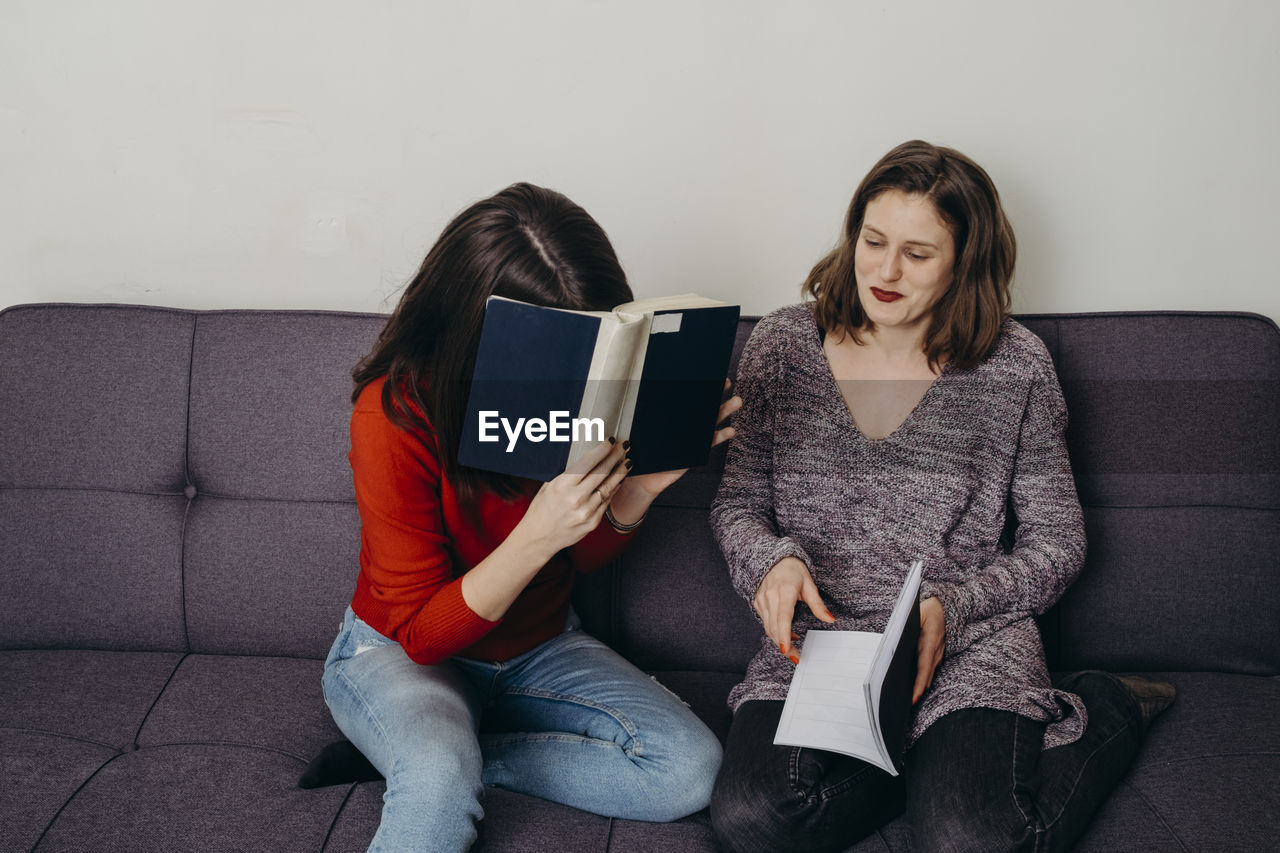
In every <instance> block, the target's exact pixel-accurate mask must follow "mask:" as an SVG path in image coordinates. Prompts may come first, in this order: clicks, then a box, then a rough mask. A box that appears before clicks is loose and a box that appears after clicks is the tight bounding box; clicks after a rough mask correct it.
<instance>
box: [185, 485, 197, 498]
mask: <svg viewBox="0 0 1280 853" xmlns="http://www.w3.org/2000/svg"><path fill="white" fill-rule="evenodd" d="M182 493H183V494H184V495H186V496H187V500H191V499H192V498H194V497H195V496H196V487H195V486H193V485H188V486H187V487H186V488H185V489H183V490H182Z"/></svg>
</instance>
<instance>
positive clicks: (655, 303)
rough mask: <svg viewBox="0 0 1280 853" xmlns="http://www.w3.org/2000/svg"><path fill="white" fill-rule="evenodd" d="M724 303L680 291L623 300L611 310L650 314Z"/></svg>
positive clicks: (619, 312)
mask: <svg viewBox="0 0 1280 853" xmlns="http://www.w3.org/2000/svg"><path fill="white" fill-rule="evenodd" d="M719 305H724V303H723V302H720V301H718V300H715V299H708V298H707V297H705V296H699V295H698V294H696V293H681V294H679V295H677V296H655V297H653V298H651V299H637V300H636V301H634V302H624V303H623V304H621V305H618V306H616V307H615V308H614V309H613V310H614V312H615V313H618V314H651V313H653V312H654V311H679V310H680V309H681V308H689V309H693V308H714V307H716V306H719Z"/></svg>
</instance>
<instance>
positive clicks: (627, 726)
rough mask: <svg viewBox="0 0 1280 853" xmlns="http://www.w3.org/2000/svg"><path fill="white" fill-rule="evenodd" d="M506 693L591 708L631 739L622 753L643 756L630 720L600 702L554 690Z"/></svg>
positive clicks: (520, 689) (514, 689)
mask: <svg viewBox="0 0 1280 853" xmlns="http://www.w3.org/2000/svg"><path fill="white" fill-rule="evenodd" d="M506 692H507V695H509V696H531V697H533V698H535V699H549V700H551V701H553V702H569V703H572V704H576V705H581V706H583V707H584V708H591V709H593V710H596V711H599V712H601V713H603V714H606V715H608V716H609V717H612V718H613V721H614V722H616V723H617V724H618V725H619V726H621V727H622V730H623V731H625V732H626V733H627V735H628V736H629V737H630V738H631V748H630V749H627V748H625V747H623V752H625V753H627V754H628V755H635V756H643V755H644V744H643V742H642V741H641V739H640V731H639V730H638V729H637V728H636V727H635V724H633V723H632V722H631V720H629V719H628V718H627V717H626V716H625V715H623V714H622V713H621V712H620V711H618V710H617V709H616V708H612V707H610V706H609V705H605V704H604V703H602V702H595V701H593V700H591V699H587V698H584V697H582V696H573V695H570V694H568V693H558V692H556V691H554V690H540V689H538V688H536V687H511V688H508V689H507V691H506ZM587 739H588V740H597V741H598V740H600V739H599V738H587ZM615 745H616V744H615Z"/></svg>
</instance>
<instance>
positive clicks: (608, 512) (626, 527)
mask: <svg viewBox="0 0 1280 853" xmlns="http://www.w3.org/2000/svg"><path fill="white" fill-rule="evenodd" d="M648 515H649V510H647V509H646V510H645V511H644V515H642V516H640V517H639V518H637V519H636V520H635V521H633V522H631V523H630V524H623V523H622V522H621V521H618V519H617V517H616V516H614V514H613V507H611V506H606V507H605V508H604V517H605V518H607V519H609V523H610V524H612V525H613V529H614V530H616V531H618V532H619V533H630V532H631V531H633V530H635V529H636V528H637V527H639V526H640V525H641V524H643V523H644V520H645V518H646V517H647V516H648Z"/></svg>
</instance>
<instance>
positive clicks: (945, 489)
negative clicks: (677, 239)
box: [711, 304, 1086, 749]
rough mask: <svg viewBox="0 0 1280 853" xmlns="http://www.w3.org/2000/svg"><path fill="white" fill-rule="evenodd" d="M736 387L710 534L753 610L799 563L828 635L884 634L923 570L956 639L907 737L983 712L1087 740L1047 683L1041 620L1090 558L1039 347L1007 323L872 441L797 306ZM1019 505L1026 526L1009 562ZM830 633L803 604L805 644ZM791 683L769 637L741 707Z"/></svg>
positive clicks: (805, 311)
mask: <svg viewBox="0 0 1280 853" xmlns="http://www.w3.org/2000/svg"><path fill="white" fill-rule="evenodd" d="M736 390H737V393H738V394H739V395H740V396H741V397H742V399H743V401H744V405H743V407H742V409H741V410H740V411H739V412H738V414H737V415H736V416H735V417H734V419H733V426H734V428H735V429H736V430H737V436H736V437H735V438H734V439H733V441H732V442H731V444H730V446H729V454H728V459H727V462H726V465H725V472H724V478H723V480H722V481H721V484H720V491H719V494H718V495H717V496H716V500H715V503H714V504H713V505H712V509H711V526H712V529H713V530H714V532H715V535H716V538H717V539H718V541H719V543H720V548H721V550H722V551H723V552H724V555H725V559H726V560H727V561H728V564H729V572H730V575H731V577H732V580H733V584H734V587H735V588H736V589H737V591H738V593H739V594H740V595H741V596H743V597H744V598H745V599H747V601H748V602H749V601H750V600H751V598H752V597H753V596H754V595H755V591H756V588H757V587H758V586H759V585H760V581H761V580H762V579H763V578H764V576H765V573H766V572H768V571H769V569H770V568H772V567H773V566H774V564H776V563H777V562H778V561H779V560H781V559H782V558H783V557H786V556H794V557H798V558H799V559H800V560H802V561H804V563H805V564H806V565H807V566H808V567H809V572H810V574H811V575H812V576H813V579H814V582H815V583H816V584H817V585H818V589H819V590H820V591H821V593H822V597H823V600H824V601H825V602H826V603H827V606H828V607H829V608H830V609H831V612H832V614H834V615H835V617H836V620H837V621H836V624H835V625H832V626H829V627H832V628H836V629H839V630H853V631H880V630H883V629H884V626H885V624H886V622H887V620H888V615H889V611H890V609H892V607H893V603H894V600H895V598H896V596H897V593H898V590H899V589H900V588H901V585H902V582H903V580H904V579H905V577H906V570H907V567H908V565H909V564H910V562H911V561H912V560H913V559H915V558H917V557H919V558H921V559H923V560H924V583H923V585H922V588H921V595H922V597H924V598H929V597H933V596H936V597H938V598H940V599H941V601H942V606H943V612H944V613H945V615H946V621H947V631H946V649H945V652H944V658H943V661H942V664H941V665H940V666H939V668H938V671H937V673H936V674H935V677H934V681H933V685H932V686H931V687H930V688H929V690H928V691H927V692H926V693H925V695H924V697H923V698H922V699H921V701H920V703H919V704H918V705H917V706H916V719H915V725H914V727H913V729H912V732H911V735H910V739H909V742H911V743H914V742H915V740H916V739H917V738H918V737H919V736H920V735H921V734H922V733H923V732H924V731H925V729H927V728H928V727H929V726H930V725H931V724H932V723H933V722H934V721H936V720H937V719H939V718H940V717H942V716H943V715H945V714H948V713H950V712H951V711H955V710H958V709H961V708H975V707H983V708H997V709H1003V710H1007V711H1013V712H1015V713H1018V714H1021V715H1023V716H1026V717H1030V718H1032V719H1035V720H1039V721H1043V722H1045V723H1047V724H1048V725H1047V727H1046V731H1045V739H1044V748H1046V749H1048V748H1050V747H1053V746H1059V745H1061V744H1065V743H1070V742H1072V741H1074V740H1075V739H1076V738H1078V737H1079V736H1080V735H1081V733H1082V732H1083V731H1084V726H1085V722H1086V716H1085V709H1084V704H1083V702H1081V700H1080V698H1079V697H1078V696H1075V695H1073V694H1070V693H1065V692H1063V691H1059V690H1054V689H1052V688H1051V687H1050V684H1049V673H1048V670H1047V668H1046V666H1045V659H1044V646H1043V644H1042V642H1041V639H1040V633H1039V630H1038V629H1037V627H1036V623H1035V621H1034V620H1033V619H1032V615H1033V614H1038V613H1042V612H1043V611H1044V610H1045V609H1046V608H1048V607H1049V606H1050V605H1052V604H1053V603H1054V602H1055V601H1057V600H1058V598H1059V596H1061V595H1062V593H1063V591H1064V590H1065V589H1066V588H1067V587H1068V586H1069V585H1070V584H1071V582H1072V581H1073V580H1074V579H1075V577H1076V575H1077V574H1078V573H1079V571H1080V567H1081V565H1082V564H1083V562H1084V550H1085V542H1084V525H1083V522H1082V519H1081V512H1080V503H1079V500H1078V499H1077V497H1076V491H1075V483H1074V481H1073V480H1072V477H1071V468H1070V465H1069V463H1068V459H1067V451H1066V444H1065V442H1064V439H1063V430H1064V429H1065V426H1066V417H1067V412H1066V406H1065V404H1064V403H1063V399H1062V391H1061V388H1060V387H1059V385H1058V380H1057V376H1056V374H1055V373H1054V370H1053V364H1052V362H1051V361H1050V359H1049V354H1048V352H1047V351H1046V350H1045V347H1044V344H1043V343H1041V341H1040V339H1039V338H1037V337H1036V336H1035V335H1033V334H1032V333H1031V332H1029V331H1028V330H1027V329H1026V328H1025V327H1023V326H1021V325H1019V324H1018V323H1016V322H1015V321H1013V320H1007V321H1005V324H1004V326H1003V328H1002V329H1001V334H1000V338H999V340H998V342H997V344H996V347H995V350H994V351H993V352H992V353H991V355H990V356H989V357H988V358H987V360H986V361H984V362H983V363H982V364H981V365H979V366H978V367H976V368H974V369H972V370H960V369H958V368H956V367H955V366H954V365H947V366H946V367H944V369H943V371H942V373H941V375H940V376H939V377H938V379H937V380H936V381H935V382H934V383H933V384H932V385H931V386H930V387H929V390H928V391H927V392H926V393H925V395H924V397H923V398H922V399H921V400H920V402H919V404H918V405H917V406H916V407H915V409H914V410H913V411H912V412H911V414H910V415H909V416H908V417H907V419H906V420H905V421H904V422H903V423H902V425H901V426H900V427H898V428H897V429H896V430H895V431H894V432H893V433H892V434H890V435H889V436H887V437H886V438H884V439H881V440H870V439H867V438H865V437H864V436H863V435H862V434H861V433H860V432H859V431H858V428H857V427H856V426H855V424H854V422H853V418H852V417H851V416H850V414H849V409H848V407H847V406H846V404H845V402H844V398H843V397H842V396H841V393H840V389H839V388H838V387H837V385H836V381H835V379H834V377H833V376H832V374H831V369H830V367H829V366H828V363H827V360H826V356H825V355H824V353H823V351H822V342H821V339H820V336H819V330H818V326H817V323H816V322H815V321H814V318H813V314H812V311H811V309H810V306H809V305H807V304H802V305H792V306H788V307H786V308H781V309H779V310H777V311H774V312H773V313H771V314H769V315H768V316H767V317H765V318H763V319H762V320H761V321H760V322H759V323H758V324H757V326H756V328H755V331H754V332H753V334H752V335H751V339H750V340H749V341H748V342H747V345H746V348H745V349H744V350H743V353H742V360H741V362H740V364H739V367H738V382H737V388H736ZM851 392H852V393H856V389H851ZM1009 508H1011V509H1012V511H1013V513H1014V516H1015V517H1016V519H1017V522H1018V525H1017V536H1016V541H1015V542H1014V543H1012V547H1011V548H1010V549H1009V550H1008V551H1006V550H1004V549H1003V548H1002V547H1001V545H1000V537H1001V533H1002V531H1003V530H1004V526H1005V516H1006V512H1007V510H1008V509H1009ZM825 627H828V626H827V625H825V624H824V623H821V622H819V621H818V620H817V619H816V618H814V616H813V615H812V614H811V613H810V612H809V610H808V608H807V607H805V606H804V605H803V604H799V605H797V607H796V617H795V621H794V624H793V629H794V630H795V631H796V633H797V634H799V635H800V636H801V637H803V636H804V634H805V631H807V630H815V629H819V630H820V629H822V628H825ZM793 670H794V667H793V666H792V664H791V662H790V661H788V660H787V659H786V658H784V657H783V656H782V655H781V654H780V653H779V652H778V647H777V646H776V645H773V644H772V643H771V642H770V641H769V640H768V638H765V639H764V640H763V641H762V643H761V648H760V651H759V652H758V653H757V654H756V656H755V658H754V659H753V660H752V661H751V664H750V666H749V667H748V669H747V674H746V678H745V680H744V681H743V682H742V683H741V684H739V685H738V686H737V687H735V688H734V689H733V691H732V692H731V693H730V694H729V704H730V707H732V708H733V709H734V710H736V709H737V707H738V706H739V705H741V704H742V703H743V702H745V701H747V700H751V699H784V698H786V694H787V685H788V684H789V683H790V680H791V673H792V672H793Z"/></svg>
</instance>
